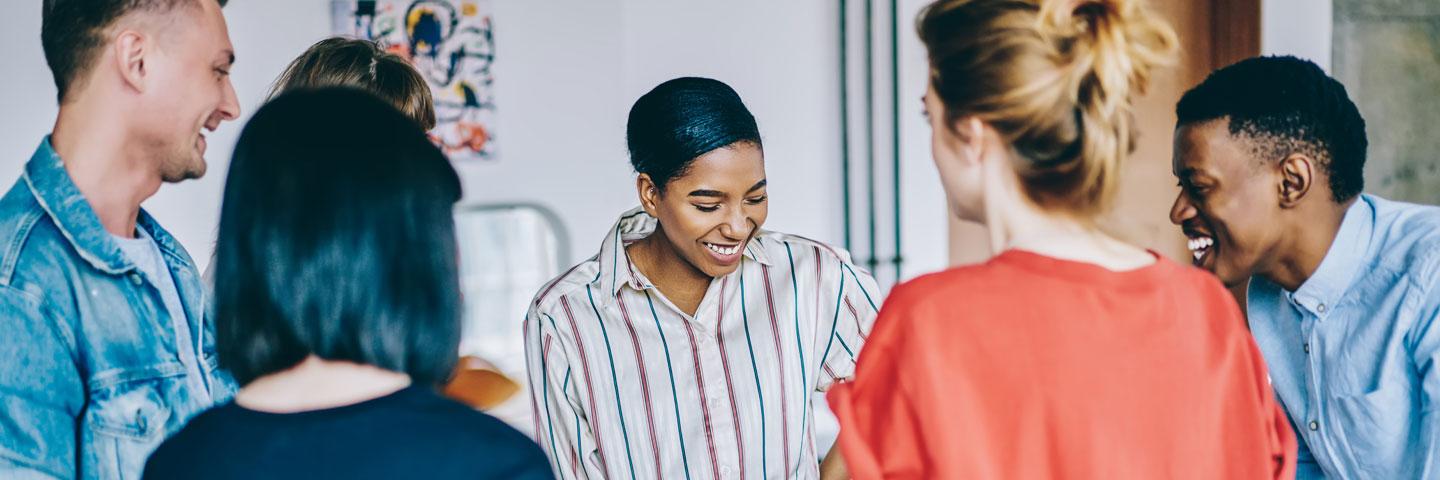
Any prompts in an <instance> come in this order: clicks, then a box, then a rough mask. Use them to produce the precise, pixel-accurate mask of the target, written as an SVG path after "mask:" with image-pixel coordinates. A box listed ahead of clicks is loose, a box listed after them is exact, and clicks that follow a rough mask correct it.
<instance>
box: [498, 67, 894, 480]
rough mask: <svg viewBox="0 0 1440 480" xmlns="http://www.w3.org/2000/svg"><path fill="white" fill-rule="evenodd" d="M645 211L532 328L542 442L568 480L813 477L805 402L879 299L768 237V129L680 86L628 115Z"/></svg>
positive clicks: (850, 346)
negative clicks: (764, 133)
mask: <svg viewBox="0 0 1440 480" xmlns="http://www.w3.org/2000/svg"><path fill="white" fill-rule="evenodd" d="M627 143H628V145H629V149H630V160H631V163H632V164H633V165H634V167H635V170H636V171H637V172H638V173H639V175H638V176H637V178H636V189H637V193H638V194H639V197H640V204H641V205H640V207H639V208H637V209H634V210H631V211H629V212H627V213H625V214H624V215H622V216H621V217H620V219H619V220H618V221H617V222H616V224H615V227H614V228H613V229H611V231H610V232H609V234H607V235H606V236H605V238H604V240H603V241H602V242H601V245H600V252H599V254H597V255H596V256H595V257H592V258H591V259H590V260H587V261H585V262H583V263H581V264H579V265H576V266H575V267H574V268H572V269H570V271H569V272H566V273H565V274H564V275H561V276H560V277H559V278H557V279H555V280H554V281H552V282H550V283H549V284H547V285H546V286H545V287H543V288H542V289H541V291H540V292H539V293H538V294H537V295H536V296H535V300H534V302H533V303H532V304H531V308H530V312H529V313H528V314H527V316H526V324H525V336H526V356H527V361H528V367H529V371H530V384H531V386H532V394H533V398H534V408H535V412H534V413H535V418H536V425H535V428H536V438H537V440H538V441H539V442H540V444H541V445H542V447H544V449H545V450H546V453H547V454H548V455H549V456H550V459H551V461H552V463H553V464H554V466H555V472H556V475H557V477H559V478H570V479H574V478H665V479H681V478H684V479H711V478H736V479H743V478H753V479H761V478H816V477H818V476H819V469H818V461H817V458H818V457H819V455H818V454H817V452H816V446H815V441H814V435H813V431H814V428H815V426H814V421H813V415H812V414H813V412H812V409H811V406H810V405H811V404H810V396H811V394H812V393H813V392H816V391H823V390H825V389H827V388H829V386H830V385H831V384H832V383H834V382H835V381H836V380H837V379H841V378H846V377H849V376H850V375H851V372H852V371H853V369H854V362H855V354H856V353H858V352H859V349H860V345H861V343H863V342H864V339H865V335H866V334H867V333H868V332H869V329H870V325H871V322H872V321H873V319H874V317H875V314H876V308H875V307H876V304H877V302H879V301H880V300H881V299H880V298H878V297H877V295H878V289H877V288H876V286H875V280H874V279H873V278H872V277H871V276H870V274H869V273H867V272H865V271H863V270H861V269H860V268H858V267H856V266H854V265H853V264H852V263H851V262H850V256H849V255H848V254H847V253H845V252H843V251H840V250H838V249H835V248H833V247H830V246H828V245H825V244H823V243H820V242H816V241H813V240H808V239H805V238H800V237H797V236H794V235H786V234H782V233H776V232H770V231H765V230H762V229H761V228H760V227H761V225H763V224H764V223H765V217H766V213H767V210H768V207H767V204H766V201H767V198H768V197H767V194H766V179H765V160H764V151H763V148H762V146H761V141H760V134H759V130H758V128H757V127H756V125H755V118H754V117H753V116H752V115H751V114H750V112H749V110H747V109H746V108H745V105H744V104H743V103H742V102H741V101H740V97H739V96H738V95H737V94H736V93H735V91H734V90H732V89H731V88H730V87H729V86H727V85H725V84H724V83H721V82H719V81H715V80H710V79H704V78H679V79H675V80H671V81H668V82H665V83H663V84H661V85H660V86H658V87H655V89H654V90H651V91H650V92H649V93H647V94H645V95H644V96H642V97H641V98H640V99H639V100H638V101H637V102H636V103H635V105H634V107H632V109H631V110H630V119H629V126H628V129H627Z"/></svg>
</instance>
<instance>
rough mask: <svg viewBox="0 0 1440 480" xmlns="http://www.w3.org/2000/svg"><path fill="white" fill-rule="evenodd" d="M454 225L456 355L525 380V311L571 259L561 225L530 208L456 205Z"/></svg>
mask: <svg viewBox="0 0 1440 480" xmlns="http://www.w3.org/2000/svg"><path fill="white" fill-rule="evenodd" d="M455 227H456V236H457V237H458V241H459V246H460V285H461V289H462V291H463V294H464V295H465V319H464V325H463V332H464V333H463V336H462V337H461V341H460V354H461V355H470V356H477V357H480V358H482V359H484V360H485V361H487V362H489V363H491V364H493V365H494V366H495V367H496V369H497V370H499V371H500V372H501V373H504V374H506V375H509V376H512V377H516V378H524V374H525V345H524V332H523V331H521V328H522V323H523V320H524V318H525V312H526V307H527V304H528V303H529V302H530V300H531V298H533V297H534V296H535V292H536V291H538V290H539V289H540V287H541V286H543V284H544V283H545V282H546V281H549V280H550V279H552V278H554V277H555V276H556V275H559V274H560V271H561V270H560V269H561V268H564V266H565V263H566V262H569V261H570V256H569V253H568V249H569V239H568V237H567V235H566V232H565V227H564V225H563V224H562V223H561V222H560V219H559V217H558V216H556V215H555V213H554V212H552V211H550V210H549V209H547V208H545V207H542V206H539V205H531V204H503V205H474V206H466V207H460V208H457V209H456V211H455Z"/></svg>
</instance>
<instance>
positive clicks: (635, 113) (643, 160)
mask: <svg viewBox="0 0 1440 480" xmlns="http://www.w3.org/2000/svg"><path fill="white" fill-rule="evenodd" d="M737 142H748V143H751V144H754V145H755V146H756V147H761V143H760V128H759V127H758V126H757V125H756V124H755V116H754V115H751V114H750V110H749V109H747V108H745V103H744V102H742V101H740V94H738V93H735V89H733V88H730V86H729V85H726V84H725V83H724V82H721V81H719V80H714V79H709V78H699V77H682V78H676V79H674V80H670V81H667V82H665V83H662V84H660V85H659V86H656V87H655V88H654V89H652V90H650V92H648V93H646V94H645V95H642V96H641V97H640V99H639V100H636V101H635V105H634V106H633V107H630V118H629V121H628V123H627V124H626V128H625V143H626V146H627V147H629V149H630V164H631V165H632V166H634V167H635V171H636V172H638V173H643V174H646V175H649V176H650V179H651V180H652V181H654V182H655V185H656V186H658V187H660V188H661V189H664V188H665V185H666V184H668V183H670V181H671V180H674V179H675V178H678V177H681V176H684V175H685V173H686V172H687V171H688V170H689V167H690V164H691V163H693V162H694V161H695V158H696V157H699V156H701V155H704V154H706V153H709V152H710V151H712V150H715V149H718V148H723V147H727V146H730V145H732V144H735V143H737Z"/></svg>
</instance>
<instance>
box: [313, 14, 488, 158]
mask: <svg viewBox="0 0 1440 480" xmlns="http://www.w3.org/2000/svg"><path fill="white" fill-rule="evenodd" d="M491 7H492V5H491V0H332V13H333V17H332V24H333V26H334V31H335V33H336V34H339V35H347V36H354V37H359V38H366V39H370V40H375V41H377V42H379V43H380V44H381V45H383V46H384V47H385V48H386V49H388V50H389V51H391V52H395V53H397V54H400V55H401V56H404V57H405V58H408V59H410V62H411V63H412V64H414V65H415V68H416V69H417V70H419V71H420V74H421V75H422V76H424V77H425V80H426V81H427V82H429V83H430V88H431V92H433V94H434V97H435V114H436V117H437V119H438V120H439V122H438V124H437V125H436V127H435V130H432V131H431V132H430V133H431V136H432V137H433V138H434V140H435V142H436V143H437V144H438V145H440V147H441V148H442V149H444V150H445V153H446V154H448V155H450V157H451V158H452V159H455V160H466V159H478V160H492V161H493V160H495V159H496V148H495V134H494V130H493V128H494V125H495V94H494V88H493V87H494V84H495V75H494V71H493V70H492V66H493V65H494V63H495V31H494V28H495V24H494V20H493V18H492V16H491V13H492V11H493V9H492V8H491Z"/></svg>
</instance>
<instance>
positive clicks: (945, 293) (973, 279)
mask: <svg viewBox="0 0 1440 480" xmlns="http://www.w3.org/2000/svg"><path fill="white" fill-rule="evenodd" d="M1025 285H1026V280H1025V279H1024V278H1023V272H1017V271H1015V270H1014V269H1009V268H1006V267H1005V266H1004V265H1002V264H1000V263H998V262H996V261H995V259H991V260H989V261H986V262H983V263H977V264H972V265H961V266H955V267H950V268H947V269H945V270H941V271H938V272H932V273H927V274H924V275H920V276H918V277H915V278H912V279H910V280H906V281H904V282H901V283H900V284H899V285H896V286H895V287H894V288H892V289H891V290H890V294H889V296H887V297H886V299H885V306H886V308H896V309H906V310H917V309H919V310H924V309H951V308H953V306H954V305H957V304H963V305H965V308H966V309H967V310H973V309H983V308H984V306H985V305H988V304H993V303H1000V304H1006V303H1011V302H1013V300H1014V298H1015V295H1017V294H1021V292H1025V291H1027V290H1026V289H1025Z"/></svg>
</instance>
